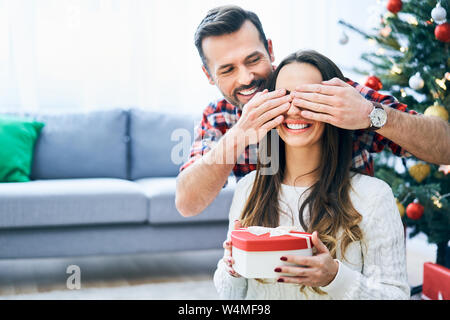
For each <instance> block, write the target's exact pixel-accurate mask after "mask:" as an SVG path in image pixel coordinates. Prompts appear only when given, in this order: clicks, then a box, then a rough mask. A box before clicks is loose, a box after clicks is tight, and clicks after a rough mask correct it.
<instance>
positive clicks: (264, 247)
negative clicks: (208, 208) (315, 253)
mask: <svg viewBox="0 0 450 320" xmlns="http://www.w3.org/2000/svg"><path fill="white" fill-rule="evenodd" d="M231 245H232V255H233V259H234V261H235V263H234V265H233V269H234V270H235V271H236V272H237V273H239V274H240V275H241V276H243V277H245V278H278V277H279V276H280V275H283V273H280V272H275V271H274V269H275V268H276V267H279V266H282V265H292V264H291V263H288V262H284V261H281V260H280V258H281V257H282V256H286V255H302V256H311V255H312V247H313V245H312V241H311V234H310V233H305V232H299V231H293V230H292V227H277V228H266V227H258V226H253V227H248V228H240V229H237V230H233V231H232V232H231Z"/></svg>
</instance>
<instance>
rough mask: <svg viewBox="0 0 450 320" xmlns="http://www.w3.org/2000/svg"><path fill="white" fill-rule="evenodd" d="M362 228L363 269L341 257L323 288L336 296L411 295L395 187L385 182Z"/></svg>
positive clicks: (395, 297)
mask: <svg viewBox="0 0 450 320" xmlns="http://www.w3.org/2000/svg"><path fill="white" fill-rule="evenodd" d="M381 189H382V191H381V192H380V193H379V196H377V197H375V201H374V202H373V207H372V212H371V213H370V215H369V216H368V220H367V223H365V224H364V225H361V229H362V231H363V237H364V239H363V246H362V257H363V269H362V272H358V271H357V270H354V269H352V268H350V267H349V266H347V265H346V264H345V262H342V261H339V269H338V273H337V275H336V277H335V279H334V280H333V281H332V282H331V283H330V284H328V285H327V286H325V287H322V289H323V290H324V291H325V292H327V293H328V294H329V295H330V296H331V297H332V298H333V299H352V300H356V299H376V300H381V299H388V300H399V299H409V297H410V288H409V285H408V279H407V270H406V249H405V238H404V237H405V236H404V229H403V224H402V222H401V218H400V213H399V212H398V208H397V205H396V203H395V198H394V195H393V194H392V190H391V189H390V188H389V186H388V185H387V184H383V188H381Z"/></svg>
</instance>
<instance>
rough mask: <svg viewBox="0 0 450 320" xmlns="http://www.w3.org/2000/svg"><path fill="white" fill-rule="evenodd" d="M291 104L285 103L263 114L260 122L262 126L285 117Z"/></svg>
mask: <svg viewBox="0 0 450 320" xmlns="http://www.w3.org/2000/svg"><path fill="white" fill-rule="evenodd" d="M290 105H291V103H290V102H285V103H283V104H282V105H280V106H278V107H276V108H273V109H270V110H269V111H267V112H265V113H263V114H262V116H261V117H260V119H259V121H260V125H262V124H264V123H266V122H268V121H270V120H272V119H275V118H276V117H278V116H280V115H283V114H284V113H286V112H287V111H288V110H289V108H290Z"/></svg>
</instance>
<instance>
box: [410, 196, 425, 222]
mask: <svg viewBox="0 0 450 320" xmlns="http://www.w3.org/2000/svg"><path fill="white" fill-rule="evenodd" d="M424 210H425V208H424V207H423V205H421V204H420V203H419V200H418V199H414V201H413V202H412V203H410V204H408V206H407V207H406V215H407V216H408V218H410V219H412V220H419V219H420V218H422V215H423V212H424Z"/></svg>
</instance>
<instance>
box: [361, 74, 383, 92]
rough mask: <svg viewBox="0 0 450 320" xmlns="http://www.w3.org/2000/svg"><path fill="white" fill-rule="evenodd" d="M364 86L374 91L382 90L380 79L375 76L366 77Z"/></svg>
mask: <svg viewBox="0 0 450 320" xmlns="http://www.w3.org/2000/svg"><path fill="white" fill-rule="evenodd" d="M365 86H366V87H369V88H370V89H373V90H375V91H378V90H381V89H382V88H383V84H382V83H381V80H380V78H378V77H376V76H370V77H368V78H367V80H366V83H365Z"/></svg>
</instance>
